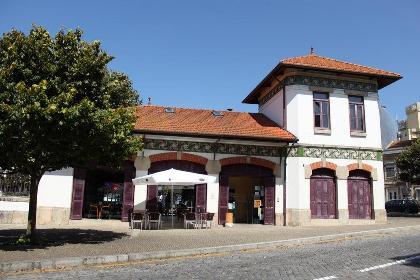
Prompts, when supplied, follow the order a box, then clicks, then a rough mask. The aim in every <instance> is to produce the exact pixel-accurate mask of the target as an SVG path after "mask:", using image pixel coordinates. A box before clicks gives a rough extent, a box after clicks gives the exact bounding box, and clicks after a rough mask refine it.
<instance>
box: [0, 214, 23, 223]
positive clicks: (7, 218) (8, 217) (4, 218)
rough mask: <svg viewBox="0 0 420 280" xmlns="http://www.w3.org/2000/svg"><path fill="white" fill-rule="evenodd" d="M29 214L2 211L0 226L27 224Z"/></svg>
mask: <svg viewBox="0 0 420 280" xmlns="http://www.w3.org/2000/svg"><path fill="white" fill-rule="evenodd" d="M27 221H28V212H26V211H1V212H0V224H26V222H27Z"/></svg>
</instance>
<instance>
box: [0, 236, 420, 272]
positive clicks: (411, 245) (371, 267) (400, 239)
mask: <svg viewBox="0 0 420 280" xmlns="http://www.w3.org/2000/svg"><path fill="white" fill-rule="evenodd" d="M419 240H420V232H419V231H411V232H406V233H394V234H391V235H389V234H387V235H376V236H370V237H363V238H355V239H348V240H338V241H334V242H328V243H324V244H311V245H301V246H287V247H279V248H274V249H269V250H268V249H267V250H253V251H243V252H236V253H229V254H218V255H207V256H194V257H186V258H175V259H168V260H155V261H148V262H141V263H135V264H129V265H127V264H126V265H114V266H95V267H89V268H82V269H72V270H66V271H57V272H44V273H29V274H21V275H9V276H8V277H7V278H6V279H87V278H89V279H92V280H93V279H241V278H242V279H323V280H324V279H398V280H404V279H420V242H419Z"/></svg>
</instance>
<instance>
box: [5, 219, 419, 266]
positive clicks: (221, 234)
mask: <svg viewBox="0 0 420 280" xmlns="http://www.w3.org/2000/svg"><path fill="white" fill-rule="evenodd" d="M409 225H420V219H419V218H389V219H388V223H387V224H372V225H363V226H360V225H358V226H350V225H349V226H310V227H281V226H279V227H273V226H263V225H235V226H234V227H233V228H223V227H216V228H214V229H209V230H193V229H190V230H184V229H178V230H160V231H156V230H152V231H145V230H143V231H141V232H139V234H138V235H137V236H136V237H131V236H130V233H131V231H130V230H128V224H127V223H121V222H119V221H97V220H87V221H86V220H83V221H79V222H77V223H72V224H70V225H68V226H64V227H60V228H58V229H51V228H45V227H43V228H40V235H41V239H42V241H43V242H42V245H38V246H32V247H24V246H16V245H15V244H14V242H15V240H16V236H18V235H19V233H22V232H23V229H19V228H18V229H17V228H16V226H15V227H14V228H6V227H5V226H0V262H12V261H21V260H42V259H56V258H63V257H83V256H98V255H115V254H128V253H142V252H155V251H164V250H165V251H166V250H180V249H193V248H201V247H214V246H224V245H236V244H244V243H255V242H265V241H277V240H286V239H294V238H304V237H312V236H320V235H328V234H337V233H346V232H355V231H364V230H372V229H380V228H390V227H401V226H409ZM23 228H24V226H23Z"/></svg>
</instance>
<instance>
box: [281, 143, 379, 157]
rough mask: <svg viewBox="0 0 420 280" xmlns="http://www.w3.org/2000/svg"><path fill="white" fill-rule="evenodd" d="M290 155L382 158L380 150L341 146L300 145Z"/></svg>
mask: <svg viewBox="0 0 420 280" xmlns="http://www.w3.org/2000/svg"><path fill="white" fill-rule="evenodd" d="M289 156H290V157H311V158H332V159H360V160H382V153H381V152H380V151H378V150H364V149H363V150H362V149H352V148H339V147H310V146H298V147H293V148H291V151H290V153H289Z"/></svg>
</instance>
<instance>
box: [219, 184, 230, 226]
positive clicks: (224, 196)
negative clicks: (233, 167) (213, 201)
mask: <svg viewBox="0 0 420 280" xmlns="http://www.w3.org/2000/svg"><path fill="white" fill-rule="evenodd" d="M228 181H229V180H228V177H227V176H220V183H219V214H218V215H219V225H224V224H225V222H226V213H227V211H228V200H229V186H228Z"/></svg>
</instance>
